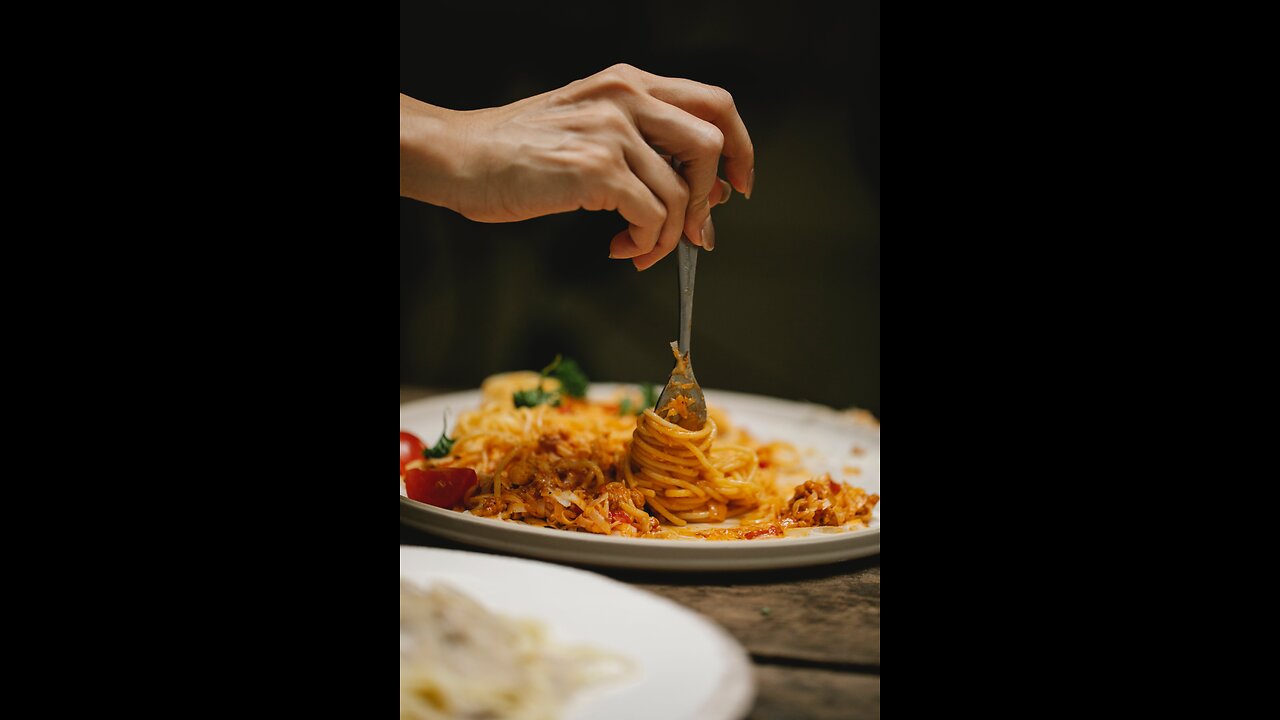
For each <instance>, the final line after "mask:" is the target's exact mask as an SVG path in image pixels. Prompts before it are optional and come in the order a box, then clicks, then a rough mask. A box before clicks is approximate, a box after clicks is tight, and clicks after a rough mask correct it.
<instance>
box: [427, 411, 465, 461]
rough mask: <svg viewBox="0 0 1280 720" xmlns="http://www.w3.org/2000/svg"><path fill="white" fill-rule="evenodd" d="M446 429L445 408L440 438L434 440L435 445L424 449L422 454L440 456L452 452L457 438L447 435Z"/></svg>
mask: <svg viewBox="0 0 1280 720" xmlns="http://www.w3.org/2000/svg"><path fill="white" fill-rule="evenodd" d="M448 430H449V412H448V411H447V410H446V411H445V414H444V429H443V430H441V431H440V439H439V440H437V441H436V444H435V445H432V446H431V447H429V448H426V449H424V450H423V451H422V454H423V455H425V456H427V457H429V458H442V457H444V456H445V455H448V454H449V453H451V452H453V446H454V444H455V443H457V442H458V439H457V438H451V437H449V436H448V434H447V432H448Z"/></svg>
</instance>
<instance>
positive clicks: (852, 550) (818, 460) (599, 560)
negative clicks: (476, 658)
mask: <svg viewBox="0 0 1280 720" xmlns="http://www.w3.org/2000/svg"><path fill="white" fill-rule="evenodd" d="M620 387H632V388H634V386H622V385H614V384H608V383H593V384H592V385H591V392H590V397H594V398H600V399H607V398H609V397H610V396H611V395H612V394H613V393H614V392H615V391H616V390H617V389H618V388H620ZM705 392H706V396H707V402H708V403H709V404H711V405H715V406H718V407H721V408H723V409H724V410H725V411H726V412H727V413H728V414H729V419H730V420H731V421H733V422H734V423H735V424H736V425H739V426H741V427H744V428H746V429H747V430H749V431H751V433H752V435H754V436H755V438H756V439H757V440H761V441H770V440H785V441H787V442H790V443H792V444H794V445H795V446H796V447H797V448H799V449H800V450H801V452H802V453H803V457H804V463H805V465H806V466H807V467H808V468H809V469H810V470H812V471H813V472H814V473H815V474H819V473H823V472H830V473H831V477H833V478H844V479H845V480H846V481H847V482H849V484H851V485H856V486H858V487H862V488H866V490H867V491H868V492H872V493H877V494H879V492H880V429H879V428H878V427H869V426H867V425H865V424H862V423H859V422H857V421H856V420H854V419H853V418H852V417H851V416H849V415H847V414H844V413H839V412H836V411H835V410H832V409H831V408H828V407H823V406H821V405H809V404H805V403H796V402H789V401H786V400H778V399H775V398H767V397H760V396H757V395H744V394H742V393H733V392H726V391H722V390H707V391H705ZM479 405H480V391H479V390H471V391H467V392H461V393H453V394H450V395H440V396H437V397H433V398H428V399H426V400H420V401H418V402H413V403H409V404H407V405H401V406H400V427H401V428H402V429H404V430H408V431H409V432H412V433H414V434H415V435H417V436H418V437H420V438H422V440H423V441H424V442H426V443H427V444H428V445H430V444H432V443H434V442H435V440H436V438H438V437H439V436H440V431H441V429H442V425H441V419H442V416H443V414H444V411H445V410H446V409H448V410H449V412H450V414H451V415H452V416H453V417H457V415H458V413H460V412H462V411H464V410H471V409H474V408H476V407H479ZM855 447H856V448H860V449H861V450H862V451H863V453H862V454H861V455H855V454H854V448H855ZM850 466H852V467H857V468H859V469H860V470H861V471H862V473H861V475H857V476H849V475H847V474H846V473H845V472H844V469H845V468H846V467H850ZM400 522H402V523H405V524H407V525H411V526H413V527H415V528H418V529H421V530H425V531H426V532H429V533H432V534H434V535H439V536H440V537H444V538H448V539H450V540H454V541H457V542H461V543H465V544H468V545H475V546H478V547H484V548H489V549H491V550H501V551H503V552H509V553H515V554H517V555H528V556H530V557H537V558H545V559H549V560H559V561H561V562H570V563H581V564H587V565H603V566H608V567H622V568H647V569H653V570H689V571H692V570H697V571H714V570H764V569H769V568H783V567H802V566H806V565H821V564H825V563H831V562H838V561H841V560H849V559H852V558H859V557H868V556H871V555H877V554H879V552H880V507H879V506H878V505H877V506H876V509H875V514H874V517H873V519H872V521H871V526H870V527H868V528H865V529H861V530H855V531H846V530H829V529H826V528H815V529H814V530H813V531H811V533H810V534H809V535H807V536H797V537H785V538H761V539H757V540H718V541H707V540H699V539H692V540H659V539H653V538H623V537H610V536H606V535H593V534H590V533H578V532H565V531H562V530H550V529H546V528H538V527H533V526H530V525H523V524H520V523H515V522H504V521H501V520H496V519H493V518H481V517H476V516H474V515H470V514H466V513H458V512H453V511H452V510H445V509H442V508H437V507H433V506H431V505H426V504H423V503H419V502H415V501H413V500H410V499H409V498H407V497H405V492H404V488H403V487H402V488H401V489H400Z"/></svg>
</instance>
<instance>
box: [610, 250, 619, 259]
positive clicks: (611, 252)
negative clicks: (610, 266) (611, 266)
mask: <svg viewBox="0 0 1280 720" xmlns="http://www.w3.org/2000/svg"><path fill="white" fill-rule="evenodd" d="M609 259H610V260H617V258H615V257H614V256H613V251H612V250H610V251H609Z"/></svg>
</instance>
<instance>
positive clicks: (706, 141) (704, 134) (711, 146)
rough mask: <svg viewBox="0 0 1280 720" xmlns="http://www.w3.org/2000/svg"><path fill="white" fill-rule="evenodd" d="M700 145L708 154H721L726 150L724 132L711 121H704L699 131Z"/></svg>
mask: <svg viewBox="0 0 1280 720" xmlns="http://www.w3.org/2000/svg"><path fill="white" fill-rule="evenodd" d="M698 147H699V149H701V150H702V151H703V152H705V153H707V154H708V155H719V154H720V152H721V151H722V150H724V133H723V132H721V131H720V128H718V127H716V126H715V125H712V124H711V123H703V124H702V126H701V129H700V132H699V133H698Z"/></svg>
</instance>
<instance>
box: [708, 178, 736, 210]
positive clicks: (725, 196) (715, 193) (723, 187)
mask: <svg viewBox="0 0 1280 720" xmlns="http://www.w3.org/2000/svg"><path fill="white" fill-rule="evenodd" d="M731 197H733V188H732V187H731V186H730V185H729V183H728V182H726V181H724V180H721V179H720V178H716V184H715V187H714V188H712V190H711V197H710V201H711V205H712V206H713V207H714V206H716V205H723V204H725V203H727V202H729V198H731Z"/></svg>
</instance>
